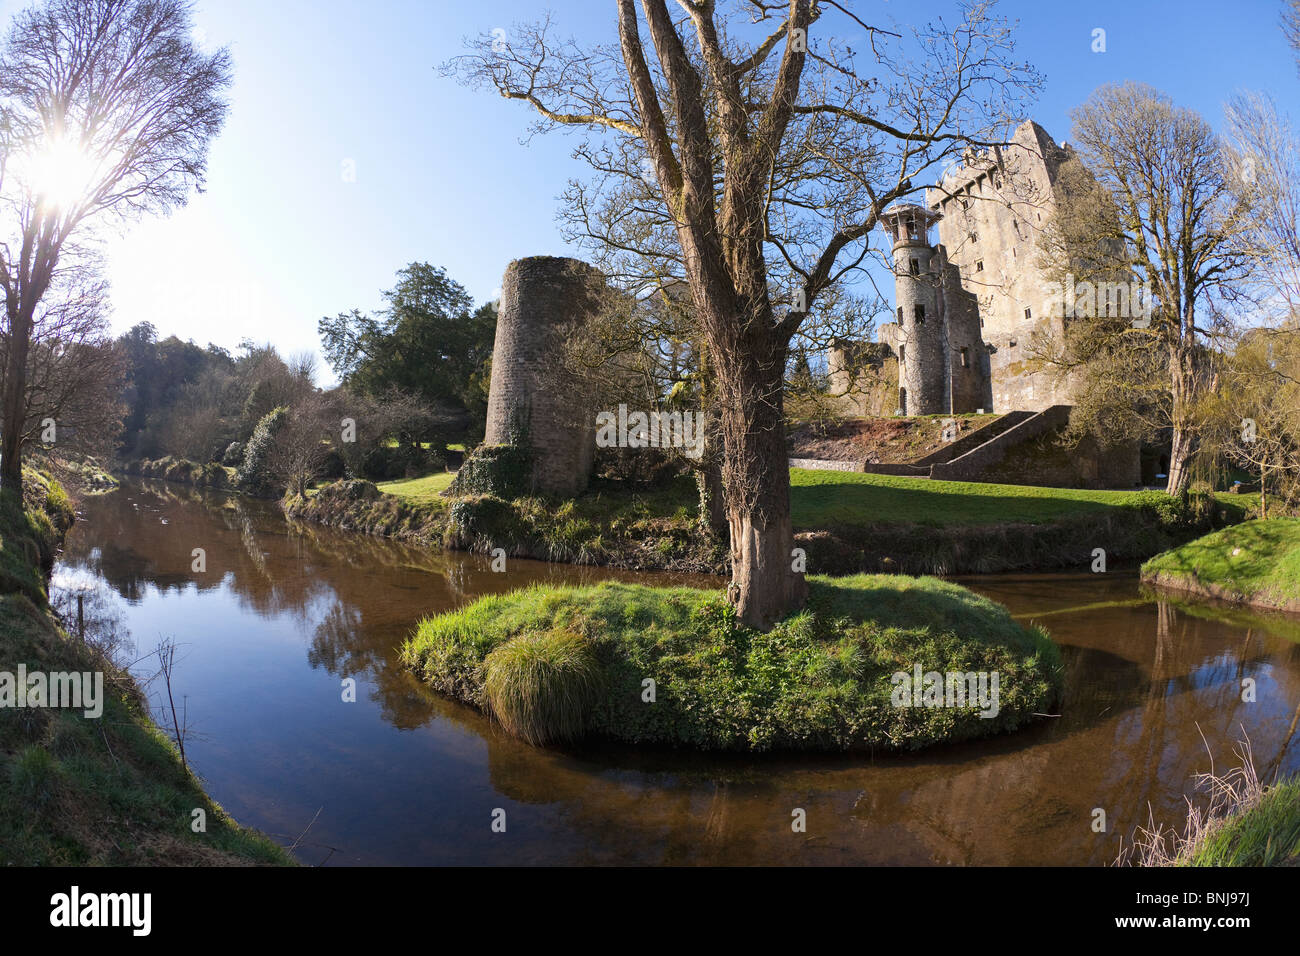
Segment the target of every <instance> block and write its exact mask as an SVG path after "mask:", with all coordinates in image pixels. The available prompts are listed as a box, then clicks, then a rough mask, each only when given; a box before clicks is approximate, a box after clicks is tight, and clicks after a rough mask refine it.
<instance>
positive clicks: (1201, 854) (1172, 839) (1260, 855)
mask: <svg viewBox="0 0 1300 956" xmlns="http://www.w3.org/2000/svg"><path fill="white" fill-rule="evenodd" d="M1233 753H1234V754H1235V755H1236V757H1237V759H1238V761H1239V765H1238V766H1236V767H1233V768H1232V769H1230V770H1228V771H1226V772H1225V773H1221V774H1220V773H1215V771H1214V769H1213V765H1211V769H1210V771H1209V772H1208V773H1199V774H1197V775H1196V777H1195V781H1196V787H1197V789H1198V790H1201V791H1204V792H1205V794H1206V795H1207V798H1208V799H1207V800H1205V801H1203V802H1196V801H1193V800H1191V799H1188V800H1187V819H1186V820H1185V822H1184V824H1183V829H1182V831H1181V832H1179V831H1178V830H1176V829H1175V828H1174V827H1165V826H1163V825H1162V824H1160V823H1158V822H1157V821H1156V820H1155V817H1154V814H1151V815H1150V816H1149V819H1148V823H1147V825H1146V826H1138V827H1137V828H1136V829H1135V831H1134V833H1133V842H1132V844H1131V845H1129V846H1127V847H1121V849H1120V853H1119V856H1118V857H1117V858H1116V860H1115V864H1116V865H1117V866H1278V865H1294V864H1296V863H1297V862H1300V778H1293V779H1291V780H1287V781H1283V782H1282V783H1280V784H1276V785H1274V786H1266V785H1265V784H1264V783H1263V782H1262V781H1261V780H1260V779H1259V774H1258V773H1257V772H1256V770H1255V761H1254V755H1253V754H1252V752H1251V747H1250V740H1249V739H1243V740H1241V741H1239V742H1238V743H1237V745H1236V747H1234V748H1233Z"/></svg>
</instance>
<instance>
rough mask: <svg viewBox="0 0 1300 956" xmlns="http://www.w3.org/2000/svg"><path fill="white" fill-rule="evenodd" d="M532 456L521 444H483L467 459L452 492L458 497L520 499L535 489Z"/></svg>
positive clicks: (457, 476)
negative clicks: (486, 496)
mask: <svg viewBox="0 0 1300 956" xmlns="http://www.w3.org/2000/svg"><path fill="white" fill-rule="evenodd" d="M532 483H533V455H532V452H531V451H529V450H528V449H527V448H526V447H524V446H520V445H480V446H479V447H478V448H476V449H474V451H473V453H472V454H470V455H468V456H467V457H466V458H465V463H464V464H463V465H461V466H460V471H459V472H458V473H457V475H456V481H455V482H454V483H453V484H452V487H451V491H452V494H455V495H492V496H493V497H496V498H521V497H523V496H524V495H526V494H528V492H529V491H530V490H531V488H532Z"/></svg>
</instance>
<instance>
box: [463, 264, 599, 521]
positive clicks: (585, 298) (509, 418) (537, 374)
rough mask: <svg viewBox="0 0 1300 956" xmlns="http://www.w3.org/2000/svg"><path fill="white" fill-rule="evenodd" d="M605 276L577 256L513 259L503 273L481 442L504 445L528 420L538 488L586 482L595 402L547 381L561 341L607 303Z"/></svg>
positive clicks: (548, 490)
mask: <svg viewBox="0 0 1300 956" xmlns="http://www.w3.org/2000/svg"><path fill="white" fill-rule="evenodd" d="M605 291H606V286H605V281H604V279H603V277H602V276H601V275H600V273H599V272H597V271H596V270H595V269H593V268H592V267H591V266H589V265H588V264H587V263H585V262H582V261H580V260H578V259H567V258H557V257H552V256H533V257H530V258H526V259H516V260H515V261H514V262H512V263H510V265H509V266H507V267H506V272H505V276H504V278H503V279H502V280H501V305H500V308H499V310H498V313H497V331H496V341H495V344H494V346H493V351H492V379H491V385H490V391H489V396H488V407H487V433H486V435H485V437H484V443H485V444H489V445H498V444H506V443H507V442H508V441H509V440H510V439H511V437H512V426H513V423H514V422H515V421H519V420H526V421H527V434H528V445H529V447H530V449H531V451H532V455H533V475H532V483H533V488H534V490H535V491H538V492H541V493H545V494H555V495H565V496H571V495H574V494H577V493H579V492H580V491H582V490H583V489H584V488H585V487H586V486H587V481H588V478H589V477H590V474H591V465H592V460H593V458H594V455H595V450H596V430H595V409H594V408H592V407H589V403H587V402H586V401H584V399H583V396H582V395H580V394H575V393H574V392H573V391H568V392H565V391H561V390H557V389H555V388H552V387H548V383H549V380H550V379H551V378H552V377H553V376H552V375H551V374H550V373H551V372H552V366H553V365H554V363H555V361H556V360H557V357H558V356H559V355H560V354H562V348H561V345H562V343H563V342H564V339H565V337H566V336H568V335H570V334H572V333H573V332H574V331H575V329H576V328H578V327H580V326H581V325H582V324H583V323H585V322H586V321H587V320H588V319H590V318H591V317H593V316H594V315H595V314H596V313H597V312H598V311H599V310H600V309H601V308H602V307H603V306H604V304H605V301H606V300H605V297H604V296H605Z"/></svg>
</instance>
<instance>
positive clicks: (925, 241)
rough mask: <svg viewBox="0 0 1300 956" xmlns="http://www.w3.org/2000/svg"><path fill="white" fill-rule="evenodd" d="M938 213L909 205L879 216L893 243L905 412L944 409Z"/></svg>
mask: <svg viewBox="0 0 1300 956" xmlns="http://www.w3.org/2000/svg"><path fill="white" fill-rule="evenodd" d="M938 219H939V214H938V213H936V212H932V211H931V210H928V209H926V208H925V207H923V206H917V205H912V204H906V205H899V206H893V207H892V208H890V209H887V210H886V211H885V212H884V214H883V215H882V216H881V217H880V221H881V224H882V225H883V226H884V228H885V231H886V232H888V233H889V234H890V236H891V237H892V238H893V241H894V296H895V302H896V303H897V310H896V313H895V316H896V320H897V325H898V329H897V331H896V332H894V333H893V336H894V343H893V347H894V350H895V352H897V353H898V404H899V408H900V409H901V410H902V412H903V414H904V415H936V414H940V413H942V412H946V411H948V410H949V409H948V394H947V393H948V379H949V370H948V349H947V348H946V345H947V336H946V333H945V326H944V316H943V297H942V295H941V292H940V286H939V270H940V268H942V266H943V264H944V263H943V262H942V256H937V254H936V250H935V248H934V247H933V246H932V245H930V240H929V232H930V226H931V225H932V224H933V223H934V222H935V221H937V220H938Z"/></svg>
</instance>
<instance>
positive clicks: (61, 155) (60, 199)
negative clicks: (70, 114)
mask: <svg viewBox="0 0 1300 956" xmlns="http://www.w3.org/2000/svg"><path fill="white" fill-rule="evenodd" d="M17 172H18V176H19V179H20V180H21V181H22V182H23V185H24V186H25V187H26V188H27V189H28V190H29V191H30V192H31V194H32V195H33V196H35V197H37V198H39V199H43V200H44V201H45V202H46V203H47V204H49V205H51V206H55V207H57V208H59V209H65V210H66V209H68V208H69V207H71V206H74V205H76V204H77V203H79V202H81V201H82V200H84V199H85V198H86V197H87V195H88V194H89V192H90V190H91V187H92V185H93V183H94V179H95V172H96V164H95V162H94V160H93V159H92V158H91V157H90V156H89V155H87V153H86V152H85V151H84V150H83V149H82V148H81V146H80V145H79V144H78V143H77V142H76V141H75V140H74V139H72V138H71V137H60V138H57V139H48V140H46V141H45V142H44V143H43V144H41V145H40V146H39V147H38V148H37V149H36V150H34V151H33V152H31V153H30V154H28V155H26V156H25V157H23V158H22V159H21V160H20V162H19V164H18V170H17Z"/></svg>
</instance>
